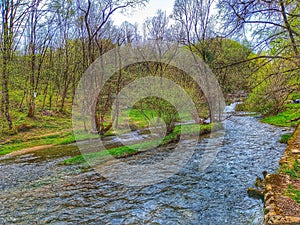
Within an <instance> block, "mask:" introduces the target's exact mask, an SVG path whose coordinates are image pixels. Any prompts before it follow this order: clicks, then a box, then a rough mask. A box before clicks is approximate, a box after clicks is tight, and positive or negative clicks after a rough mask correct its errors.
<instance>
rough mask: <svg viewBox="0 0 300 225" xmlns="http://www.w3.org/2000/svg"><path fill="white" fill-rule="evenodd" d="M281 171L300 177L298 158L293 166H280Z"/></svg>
mask: <svg viewBox="0 0 300 225" xmlns="http://www.w3.org/2000/svg"><path fill="white" fill-rule="evenodd" d="M279 172H280V173H283V174H286V175H289V176H290V177H291V178H292V179H297V178H300V163H299V161H298V160H297V159H296V160H295V162H294V164H293V167H292V168H290V167H288V166H287V165H286V164H283V165H282V166H281V167H280V168H279Z"/></svg>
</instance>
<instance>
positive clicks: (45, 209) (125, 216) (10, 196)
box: [0, 116, 286, 225]
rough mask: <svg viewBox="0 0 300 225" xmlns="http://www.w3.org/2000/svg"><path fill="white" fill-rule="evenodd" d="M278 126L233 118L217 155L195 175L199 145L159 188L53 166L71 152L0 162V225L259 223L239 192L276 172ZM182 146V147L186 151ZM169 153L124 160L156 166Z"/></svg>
mask: <svg viewBox="0 0 300 225" xmlns="http://www.w3.org/2000/svg"><path fill="white" fill-rule="evenodd" d="M284 132H286V131H283V130H282V128H276V127H273V126H270V125H267V124H263V123H260V122H259V121H258V118H255V117H250V116H233V117H231V118H230V119H229V120H228V121H227V125H226V134H225V137H224V140H223V143H222V144H220V143H219V142H217V141H216V142H215V145H214V140H211V141H210V142H209V145H210V146H209V148H212V149H217V150H218V155H217V157H216V159H215V160H214V161H213V163H212V164H211V165H210V166H209V167H208V168H206V169H205V170H204V171H201V170H199V162H200V160H201V156H202V153H203V152H202V151H203V146H205V145H206V144H207V143H208V140H209V139H208V138H204V139H202V140H201V141H200V142H199V143H198V145H197V147H196V150H195V152H194V154H193V156H192V157H191V159H190V160H189V163H187V164H186V165H184V166H183V167H182V169H181V170H180V171H179V172H178V173H176V174H174V175H173V176H172V177H170V178H168V179H166V180H164V181H163V182H160V183H157V184H154V185H151V186H141V187H129V186H125V185H121V184H116V183H114V182H111V181H109V180H107V179H105V178H103V177H102V176H101V175H100V174H98V173H97V172H95V171H94V170H93V169H82V167H80V166H63V165H60V164H59V162H61V161H62V160H63V159H65V158H67V157H69V156H72V155H76V154H78V150H77V149H76V147H74V146H67V147H62V148H53V149H51V151H49V150H41V151H37V152H35V153H31V154H27V155H22V156H16V157H13V158H2V160H1V159H0V178H1V180H0V199H1V204H0V224H46V223H49V224H164V225H165V224H187V225H189V224H205V225H208V224H212V225H218V224H220V225H225V224H230V225H231V224H233V225H239V224H241V225H245V224H262V223H263V203H262V201H260V200H255V199H251V198H249V197H248V195H247V188H248V187H253V183H254V181H255V179H256V177H257V176H261V172H262V171H264V170H267V171H268V172H269V173H273V172H275V171H276V169H277V168H278V160H279V159H280V157H281V155H282V153H283V151H284V148H285V145H284V144H280V143H278V140H279V137H280V135H281V134H282V133H284ZM188 146H189V145H188V143H187V145H186V147H185V146H183V150H184V148H188ZM170 149H171V147H170V146H169V147H167V148H165V149H164V151H162V150H151V151H149V152H145V153H142V154H139V155H136V156H134V157H132V158H127V159H124V161H127V162H130V161H137V160H140V161H142V162H143V163H147V161H149V160H159V158H161V157H163V156H164V154H166V152H168V151H170Z"/></svg>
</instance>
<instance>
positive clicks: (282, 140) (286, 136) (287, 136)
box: [279, 134, 293, 144]
mask: <svg viewBox="0 0 300 225" xmlns="http://www.w3.org/2000/svg"><path fill="white" fill-rule="evenodd" d="M292 136H293V134H283V135H281V137H280V140H279V142H280V143H285V144H287V143H288V140H289V139H290V138H291V137H292Z"/></svg>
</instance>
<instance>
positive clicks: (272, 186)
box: [264, 123, 300, 225]
mask: <svg viewBox="0 0 300 225" xmlns="http://www.w3.org/2000/svg"><path fill="white" fill-rule="evenodd" d="M279 164H280V167H279V170H278V173H277V174H270V175H267V177H266V184H265V192H264V203H265V225H271V224H274V225H279V224H281V225H283V224H295V225H296V224H300V123H299V124H298V126H297V128H296V130H295V132H294V134H293V136H292V138H290V139H289V141H288V146H287V148H286V150H285V152H284V154H283V156H282V157H281V160H280V161H279Z"/></svg>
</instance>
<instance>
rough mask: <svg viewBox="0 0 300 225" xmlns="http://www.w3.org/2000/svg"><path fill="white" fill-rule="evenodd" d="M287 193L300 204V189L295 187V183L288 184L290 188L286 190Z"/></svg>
mask: <svg viewBox="0 0 300 225" xmlns="http://www.w3.org/2000/svg"><path fill="white" fill-rule="evenodd" d="M285 195H286V196H288V197H290V198H291V199H293V200H295V202H297V203H298V204H300V190H298V189H297V188H295V187H294V186H293V185H291V184H289V185H288V189H287V190H286V192H285Z"/></svg>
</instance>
